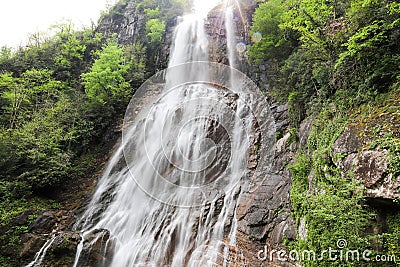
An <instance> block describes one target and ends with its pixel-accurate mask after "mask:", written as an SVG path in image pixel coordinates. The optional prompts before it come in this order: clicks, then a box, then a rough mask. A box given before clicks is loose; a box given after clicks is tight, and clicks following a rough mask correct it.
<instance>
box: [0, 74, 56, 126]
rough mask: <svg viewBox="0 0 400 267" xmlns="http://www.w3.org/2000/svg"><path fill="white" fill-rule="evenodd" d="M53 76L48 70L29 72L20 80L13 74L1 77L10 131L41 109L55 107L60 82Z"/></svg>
mask: <svg viewBox="0 0 400 267" xmlns="http://www.w3.org/2000/svg"><path fill="white" fill-rule="evenodd" d="M51 75H52V71H50V70H46V69H42V70H37V69H31V70H27V71H26V72H24V73H23V74H22V75H21V77H19V78H18V77H13V75H12V73H4V74H2V75H0V89H1V98H2V100H3V101H4V102H5V103H4V105H3V109H4V111H5V113H6V114H5V115H6V117H8V121H9V125H8V127H9V128H10V129H12V128H14V127H15V126H16V124H18V122H19V121H24V120H27V119H29V118H31V117H32V116H33V114H34V113H35V112H37V111H38V110H39V109H42V108H49V107H52V105H54V103H55V101H56V98H57V95H58V91H59V86H60V82H59V81H56V80H54V79H53V78H52V77H51Z"/></svg>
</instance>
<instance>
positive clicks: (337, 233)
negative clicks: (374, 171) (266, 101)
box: [249, 0, 400, 266]
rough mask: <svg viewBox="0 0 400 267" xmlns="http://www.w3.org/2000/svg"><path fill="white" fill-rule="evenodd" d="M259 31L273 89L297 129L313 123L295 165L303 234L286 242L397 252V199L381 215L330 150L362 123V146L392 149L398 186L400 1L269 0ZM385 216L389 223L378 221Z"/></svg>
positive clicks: (260, 11) (256, 48)
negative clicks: (349, 129) (339, 242)
mask: <svg viewBox="0 0 400 267" xmlns="http://www.w3.org/2000/svg"><path fill="white" fill-rule="evenodd" d="M251 34H252V35H253V36H255V37H257V35H258V36H260V35H261V36H262V38H261V39H260V38H253V44H252V46H251V47H250V49H249V57H250V59H251V60H253V61H255V62H258V63H260V64H265V65H267V66H269V68H267V74H268V77H269V79H268V82H269V83H270V85H271V87H270V93H271V94H272V95H273V96H275V98H276V99H278V100H280V101H284V102H286V101H287V102H289V104H290V108H289V112H290V115H291V124H292V125H291V127H293V128H292V129H296V128H298V127H299V125H300V123H301V122H302V121H303V120H304V119H305V118H306V117H309V120H312V121H313V122H312V130H311V132H310V134H309V138H308V144H307V145H306V146H305V147H302V148H300V149H299V151H297V156H296V157H295V159H294V162H293V163H292V165H291V166H289V169H290V171H291V174H292V177H293V184H292V190H291V203H292V207H293V215H294V217H295V219H296V221H297V225H298V229H299V233H298V234H299V236H298V240H296V241H287V244H286V245H287V248H288V249H296V250H297V251H304V250H306V251H309V250H312V251H315V252H317V253H318V252H321V251H323V250H325V249H328V248H330V247H331V248H333V249H335V248H336V249H337V244H336V242H337V240H339V239H343V238H344V239H346V241H347V247H346V249H347V248H348V249H358V250H359V251H360V252H362V251H364V250H371V251H374V253H375V254H379V253H380V254H385V253H390V254H394V255H395V256H398V257H399V256H400V255H399V252H400V250H399V246H398V241H399V240H398V229H399V221H398V213H397V212H396V211H394V212H393V211H390V212H389V213H388V212H387V210H386V209H389V210H390V209H391V208H390V205H389V206H388V207H389V208H388V207H384V208H383V209H384V210H383V211H382V207H378V208H377V207H376V206H371V205H368V202H367V198H366V192H365V191H366V189H365V187H366V186H365V185H364V184H363V181H362V179H361V180H360V179H355V178H357V177H358V178H360V177H359V176H357V175H356V173H355V172H354V170H350V171H347V172H344V171H343V170H342V169H340V168H339V167H338V164H337V161H338V158H345V157H346V156H347V154H335V153H332V149H333V146H334V142H335V141H336V140H337V139H338V137H339V136H340V135H341V134H342V132H343V131H344V129H345V128H346V126H348V125H350V124H352V125H356V126H357V127H358V128H356V129H357V132H356V134H357V135H359V138H361V139H362V138H364V139H363V147H362V148H360V150H361V151H370V150H373V149H378V150H379V151H386V150H387V151H388V154H389V162H388V164H389V168H388V171H387V172H388V173H387V174H388V177H393V178H392V179H393V183H395V182H394V181H395V180H396V179H399V178H398V176H399V165H398V160H399V149H400V147H399V144H400V143H399V142H400V135H399V132H398V127H399V125H398V120H399V113H398V110H399V109H398V105H399V99H398V92H399V84H400V45H399V42H398V40H399V36H400V4H399V3H398V2H397V1H386V0H385V1H378V0H349V1H336V0H335V1H320V0H294V1H285V0H269V1H266V2H263V3H261V4H259V6H258V8H257V9H256V11H255V13H254V16H253V24H252V28H251ZM361 117H362V119H361ZM360 120H362V121H361V122H360ZM290 131H291V133H292V134H293V130H290ZM367 135H368V138H367V137H366V136H367ZM360 153H362V152H360ZM385 153H386V152H385ZM371 168H373V166H372V167H371ZM389 200H390V199H389ZM394 202H397V200H396V199H395V200H394ZM393 207H397V206H396V204H395V203H393ZM380 217H385V218H386V217H387V219H383V220H382V219H381V220H380V221H379V218H380ZM371 258H373V256H371ZM302 262H303V264H304V266H361V265H366V266H369V265H371V266H375V265H373V264H376V263H371V262H367V261H361V262H360V261H332V260H330V259H329V258H328V257H325V258H324V259H322V260H309V259H304V260H303V261H302ZM384 264H385V263H381V265H380V266H386V265H384ZM386 264H388V266H392V265H393V262H387V263H386Z"/></svg>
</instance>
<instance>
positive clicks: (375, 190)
mask: <svg viewBox="0 0 400 267" xmlns="http://www.w3.org/2000/svg"><path fill="white" fill-rule="evenodd" d="M361 133H362V129H360V128H357V127H356V126H355V125H351V124H350V125H349V126H348V127H347V128H346V129H345V131H344V132H343V133H342V134H341V135H340V136H339V137H338V138H337V140H336V141H335V143H334V145H333V147H332V152H331V154H332V158H333V159H334V163H335V165H336V166H337V167H338V168H339V169H341V170H342V171H343V173H349V172H352V173H354V174H355V178H356V179H359V180H361V181H363V184H364V186H365V188H366V196H367V197H368V198H370V200H372V201H373V199H377V200H378V202H379V203H382V199H386V200H387V203H389V204H392V203H393V200H395V199H396V198H398V197H400V191H399V188H400V177H393V173H391V172H390V171H389V155H388V151H387V150H385V149H367V148H368V146H366V145H367V144H368V143H369V140H366V139H363V138H360V136H361V135H362V134H361Z"/></svg>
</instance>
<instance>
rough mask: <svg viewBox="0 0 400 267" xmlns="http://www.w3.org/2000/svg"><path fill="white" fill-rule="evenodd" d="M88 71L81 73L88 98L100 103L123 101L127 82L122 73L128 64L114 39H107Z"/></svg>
mask: <svg viewBox="0 0 400 267" xmlns="http://www.w3.org/2000/svg"><path fill="white" fill-rule="evenodd" d="M96 55H97V56H98V59H96V60H95V62H94V63H93V65H92V67H91V68H90V71H89V72H87V73H84V74H82V78H83V80H84V82H83V84H84V86H85V92H86V95H87V96H88V98H89V99H90V100H92V101H94V102H97V103H100V104H102V105H106V104H117V103H125V102H126V100H127V97H128V96H129V93H130V91H129V88H130V85H129V82H128V81H126V80H125V78H124V75H125V74H126V73H127V71H128V70H129V67H130V64H129V63H126V62H125V58H124V51H123V49H122V48H121V47H120V46H119V45H118V44H117V43H116V41H115V40H109V41H108V43H107V44H106V45H104V46H103V49H102V50H101V51H99V52H97V53H96Z"/></svg>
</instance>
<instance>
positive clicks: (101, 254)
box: [78, 229, 113, 266]
mask: <svg viewBox="0 0 400 267" xmlns="http://www.w3.org/2000/svg"><path fill="white" fill-rule="evenodd" d="M112 251H113V245H112V241H111V240H110V232H109V231H108V230H106V229H94V230H92V231H91V232H89V233H87V234H86V235H85V237H84V241H83V248H82V252H81V255H80V258H79V262H78V266H109V265H110V263H111V260H112Z"/></svg>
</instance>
